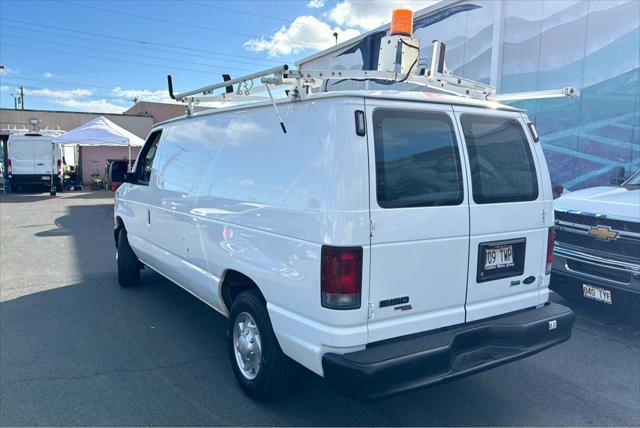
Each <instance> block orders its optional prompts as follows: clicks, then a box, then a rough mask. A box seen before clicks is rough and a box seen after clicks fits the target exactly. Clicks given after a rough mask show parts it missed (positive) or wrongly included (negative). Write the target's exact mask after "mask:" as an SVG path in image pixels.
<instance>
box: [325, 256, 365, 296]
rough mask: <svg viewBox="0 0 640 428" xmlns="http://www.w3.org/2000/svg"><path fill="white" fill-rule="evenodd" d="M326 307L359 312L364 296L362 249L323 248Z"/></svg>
mask: <svg viewBox="0 0 640 428" xmlns="http://www.w3.org/2000/svg"><path fill="white" fill-rule="evenodd" d="M320 271H321V276H320V289H321V299H322V306H324V307H325V308H329V309H358V308H359V307H360V301H361V295H362V247H327V246H323V247H322V260H321V265H320Z"/></svg>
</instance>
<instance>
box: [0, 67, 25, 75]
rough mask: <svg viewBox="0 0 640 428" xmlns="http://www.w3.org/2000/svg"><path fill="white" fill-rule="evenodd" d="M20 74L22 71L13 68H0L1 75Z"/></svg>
mask: <svg viewBox="0 0 640 428" xmlns="http://www.w3.org/2000/svg"><path fill="white" fill-rule="evenodd" d="M19 72H20V70H16V69H15V68H11V67H6V66H5V67H4V68H0V74H18V73H19Z"/></svg>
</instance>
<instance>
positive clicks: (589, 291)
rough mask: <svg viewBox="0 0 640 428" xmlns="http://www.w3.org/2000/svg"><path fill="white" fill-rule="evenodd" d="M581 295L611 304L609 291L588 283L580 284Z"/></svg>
mask: <svg viewBox="0 0 640 428" xmlns="http://www.w3.org/2000/svg"><path fill="white" fill-rule="evenodd" d="M582 295H583V296H584V297H586V298H587V299H591V300H597V301H598V302H603V303H607V304H609V305H611V304H613V300H612V299H611V291H609V290H605V289H604V288H600V287H594V286H593V285H589V284H582Z"/></svg>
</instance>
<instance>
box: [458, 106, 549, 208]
mask: <svg viewBox="0 0 640 428" xmlns="http://www.w3.org/2000/svg"><path fill="white" fill-rule="evenodd" d="M460 122H461V124H462V131H463V132H464V139H465V141H466V143H467V150H468V152H469V165H470V167H471V180H472V185H473V200H474V201H475V202H476V203H477V204H490V203H500V202H521V201H533V200H535V199H537V198H538V179H537V177H536V166H535V163H534V161H533V156H532V155H531V149H530V148H529V142H528V141H527V137H526V135H525V133H524V130H523V128H522V125H521V124H520V122H518V121H517V120H515V119H511V118H505V117H496V116H481V115H472V114H463V115H462V116H461V119H460Z"/></svg>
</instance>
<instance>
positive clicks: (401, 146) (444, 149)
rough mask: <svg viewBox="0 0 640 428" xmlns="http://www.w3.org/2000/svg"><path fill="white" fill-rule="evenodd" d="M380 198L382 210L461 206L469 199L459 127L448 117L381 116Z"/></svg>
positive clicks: (377, 129) (378, 117) (377, 147)
mask: <svg viewBox="0 0 640 428" xmlns="http://www.w3.org/2000/svg"><path fill="white" fill-rule="evenodd" d="M373 121H374V124H375V126H374V128H375V129H374V139H375V155H376V181H377V183H376V193H377V198H378V205H379V206H380V207H382V208H400V207H421V206H422V207H427V206H442V205H458V204H460V203H462V200H463V199H464V190H463V185H462V168H461V166H460V156H459V153H458V145H457V143H456V137H455V132H454V130H453V123H452V122H451V119H450V118H449V116H447V115H446V114H444V113H435V112H415V111H402V110H376V111H375V112H374V114H373Z"/></svg>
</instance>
